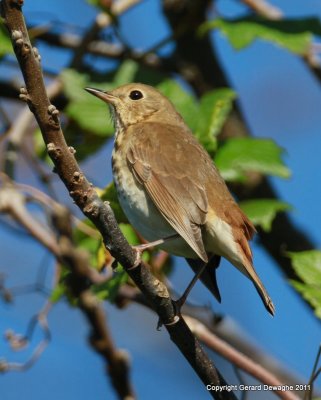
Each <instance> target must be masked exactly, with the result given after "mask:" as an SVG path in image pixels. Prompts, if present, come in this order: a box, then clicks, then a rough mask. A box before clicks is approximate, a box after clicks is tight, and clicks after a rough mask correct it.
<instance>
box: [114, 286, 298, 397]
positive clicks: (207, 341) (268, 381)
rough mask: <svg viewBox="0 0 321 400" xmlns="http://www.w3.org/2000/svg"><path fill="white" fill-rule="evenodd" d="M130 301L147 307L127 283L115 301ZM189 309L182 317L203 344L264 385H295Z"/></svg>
mask: <svg viewBox="0 0 321 400" xmlns="http://www.w3.org/2000/svg"><path fill="white" fill-rule="evenodd" d="M130 301H132V302H135V303H138V304H141V305H143V306H145V307H149V305H148V304H147V303H146V301H145V300H144V298H143V297H142V296H141V294H140V293H139V292H138V291H137V290H136V289H135V288H133V287H131V286H129V285H124V286H122V287H121V288H120V289H119V292H118V295H117V298H116V303H117V304H118V305H119V306H120V307H124V306H125V305H127V303H128V302H130ZM190 311H191V310H190V308H189V307H188V305H187V304H186V305H185V306H184V309H183V315H184V319H185V321H186V323H187V324H188V326H189V328H190V329H191V330H192V332H193V333H194V334H195V335H196V337H197V338H198V339H199V340H200V341H201V342H202V343H203V344H204V345H206V346H207V347H208V348H210V349H211V350H213V351H215V352H216V353H217V354H219V355H220V356H222V357H223V358H225V359H226V360H227V361H229V362H230V363H231V364H233V365H234V366H235V367H237V368H240V369H241V370H243V371H244V372H246V373H248V374H249V375H251V376H253V377H254V378H255V379H257V380H258V381H260V382H262V383H263V384H265V385H269V386H276V387H277V386H285V385H286V384H291V385H295V384H297V383H298V381H296V382H295V383H294V381H293V382H291V383H290V382H287V383H286V384H285V383H284V382H281V380H280V379H279V378H278V377H277V376H276V374H275V373H272V372H270V371H269V370H268V369H267V368H265V367H264V366H263V365H261V364H260V363H259V362H256V361H255V360H253V358H251V357H250V356H247V355H246V354H244V353H242V352H241V351H239V350H237V349H235V348H234V347H233V346H231V345H230V344H229V343H228V342H227V341H226V340H224V339H222V338H220V337H219V335H218V334H216V333H215V332H214V331H213V323H212V324H211V326H212V329H210V328H209V327H208V326H207V324H206V323H204V322H203V321H202V320H201V319H200V318H199V312H198V313H197V317H194V316H193V314H195V312H194V313H193V312H190ZM214 329H215V328H214ZM252 350H253V347H252ZM255 350H256V349H255ZM274 392H275V394H276V395H277V396H278V397H279V398H281V399H284V400H298V399H299V397H298V396H296V395H295V394H294V393H292V392H290V391H282V390H275V391H274Z"/></svg>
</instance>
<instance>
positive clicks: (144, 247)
mask: <svg viewBox="0 0 321 400" xmlns="http://www.w3.org/2000/svg"><path fill="white" fill-rule="evenodd" d="M177 237H179V235H178V234H177V233H174V234H173V235H170V236H166V237H165V238H163V239H158V240H154V241H153V242H149V243H143V244H139V245H137V246H133V248H134V249H135V250H137V251H139V252H140V253H142V252H143V251H145V250H147V249H150V248H151V247H155V246H159V245H160V244H163V243H165V242H167V241H169V240H172V239H176V238H177Z"/></svg>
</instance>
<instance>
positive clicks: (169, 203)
mask: <svg viewBox="0 0 321 400" xmlns="http://www.w3.org/2000/svg"><path fill="white" fill-rule="evenodd" d="M137 128H138V127H136V128H135V131H134V133H136V134H137V132H138V133H139V134H140V136H144V137H145V138H146V135H141V133H142V130H145V129H148V130H149V131H148V135H147V137H148V140H145V141H144V142H143V141H141V140H139V136H137V137H136V138H135V139H136V140H135V141H134V143H135V145H134V146H131V147H129V149H128V151H127V160H128V162H129V166H130V169H131V170H132V171H133V174H134V176H135V177H136V179H137V180H138V182H140V183H141V184H142V185H144V187H145V188H146V190H147V192H148V194H149V196H150V198H151V199H152V201H153V202H154V204H155V205H156V207H157V208H158V210H159V211H160V212H161V214H162V215H163V216H164V218H165V219H166V220H167V221H168V223H169V224H170V225H171V226H172V227H173V228H174V229H175V230H176V232H177V233H179V235H180V236H181V237H182V238H183V239H185V240H186V242H187V243H188V244H189V245H190V246H191V248H192V249H193V250H194V251H195V252H196V254H198V256H199V257H200V258H201V259H202V260H204V261H206V262H207V260H208V258H207V254H206V251H205V248H204V244H203V240H202V230H201V226H202V225H204V224H205V221H206V214H207V206H208V204H207V197H206V192H205V189H204V187H202V185H201V184H200V183H199V182H198V183H197V184H196V183H194V182H193V181H192V180H191V179H190V176H189V174H188V171H187V172H186V170H187V169H188V167H187V165H186V162H187V161H188V163H189V164H190V160H189V159H188V158H187V155H186V151H184V152H183V150H182V149H181V148H180V146H176V145H178V144H179V141H177V135H178V136H179V133H178V131H179V130H180V129H181V128H180V127H174V129H173V127H171V126H166V125H164V127H162V125H161V124H157V127H155V126H154V124H143V126H141V127H139V128H140V129H139V130H138V129H137ZM155 128H156V129H157V135H163V136H164V135H169V136H168V138H171V139H172V140H171V141H172V142H173V138H174V139H175V135H176V140H174V143H172V148H173V146H175V147H174V148H175V149H176V151H175V152H174V153H173V152H172V151H169V152H168V153H166V154H165V153H162V154H160V152H159V151H160V149H159V146H158V144H159V140H158V139H159V137H158V136H156V135H155ZM173 135H174V136H173ZM185 135H189V133H184V136H185ZM178 139H179V138H178ZM168 145H170V148H171V143H168ZM190 150H191V151H193V150H194V149H193V147H192V145H191V149H190ZM194 151H195V150H194ZM187 153H189V152H187ZM189 155H190V153H189Z"/></svg>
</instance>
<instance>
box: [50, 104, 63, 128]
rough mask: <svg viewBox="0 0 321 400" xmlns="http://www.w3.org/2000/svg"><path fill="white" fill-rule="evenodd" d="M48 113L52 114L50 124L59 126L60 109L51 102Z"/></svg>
mask: <svg viewBox="0 0 321 400" xmlns="http://www.w3.org/2000/svg"><path fill="white" fill-rule="evenodd" d="M48 114H49V115H50V117H49V124H50V125H52V126H54V127H55V128H59V126H60V125H59V110H57V108H56V107H55V106H54V105H53V104H50V106H49V107H48Z"/></svg>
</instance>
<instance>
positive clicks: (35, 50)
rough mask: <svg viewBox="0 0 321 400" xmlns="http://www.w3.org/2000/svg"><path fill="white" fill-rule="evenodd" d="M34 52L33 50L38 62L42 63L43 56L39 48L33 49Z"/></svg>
mask: <svg viewBox="0 0 321 400" xmlns="http://www.w3.org/2000/svg"><path fill="white" fill-rule="evenodd" d="M32 50H33V54H34V56H35V57H36V59H37V61H38V62H39V63H40V61H41V55H40V54H39V51H38V49H37V47H33V48H32Z"/></svg>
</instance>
